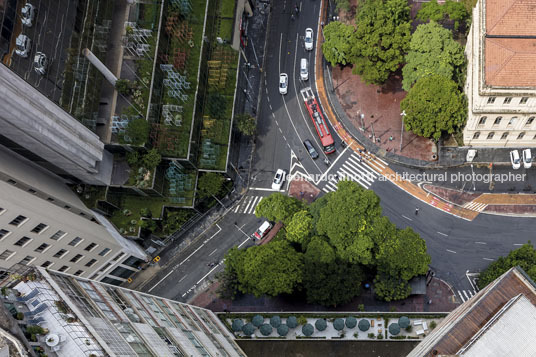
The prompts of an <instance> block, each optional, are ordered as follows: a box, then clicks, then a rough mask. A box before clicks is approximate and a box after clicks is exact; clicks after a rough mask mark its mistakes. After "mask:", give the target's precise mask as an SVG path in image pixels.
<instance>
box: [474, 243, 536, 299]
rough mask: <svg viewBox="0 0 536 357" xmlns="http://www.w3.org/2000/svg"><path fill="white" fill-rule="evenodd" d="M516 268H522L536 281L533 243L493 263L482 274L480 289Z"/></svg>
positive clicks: (479, 282)
mask: <svg viewBox="0 0 536 357" xmlns="http://www.w3.org/2000/svg"><path fill="white" fill-rule="evenodd" d="M515 266H519V267H521V268H522V269H523V270H524V271H525V273H527V274H528V275H529V276H530V277H531V279H532V280H536V250H535V249H534V247H533V246H532V243H531V242H529V243H527V244H524V245H522V246H521V247H519V248H518V249H515V250H512V251H510V253H508V255H507V256H506V257H499V259H497V260H496V261H494V262H493V263H491V264H490V265H489V266H488V267H487V268H486V269H485V270H484V271H483V272H481V273H480V276H479V277H478V287H479V288H480V289H483V288H484V287H486V285H488V284H489V283H491V282H492V281H493V280H495V279H497V278H498V277H499V276H501V275H502V274H504V273H506V271H508V270H509V269H510V268H513V267H515Z"/></svg>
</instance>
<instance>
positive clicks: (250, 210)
mask: <svg viewBox="0 0 536 357" xmlns="http://www.w3.org/2000/svg"><path fill="white" fill-rule="evenodd" d="M263 198H264V197H263V196H247V197H246V198H245V199H244V200H243V201H242V202H240V203H239V204H237V205H236V207H235V209H234V210H233V212H234V213H242V214H255V207H257V205H258V204H259V202H261V201H262V199H263Z"/></svg>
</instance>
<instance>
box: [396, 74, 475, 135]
mask: <svg viewBox="0 0 536 357" xmlns="http://www.w3.org/2000/svg"><path fill="white" fill-rule="evenodd" d="M400 109H401V110H403V112H404V113H405V114H406V115H405V117H404V125H405V127H406V130H410V131H412V132H413V133H415V134H417V135H419V136H424V137H426V138H433V139H435V140H438V139H439V138H440V137H441V135H442V133H444V132H446V133H449V134H452V133H454V132H455V131H456V129H458V128H460V127H462V126H463V125H464V124H465V120H466V118H467V103H466V99H465V96H464V95H463V94H462V93H461V92H460V91H459V90H458V85H457V84H456V83H455V82H454V81H452V80H450V79H448V78H445V77H443V76H441V75H430V76H427V77H424V78H421V79H419V80H418V81H417V83H415V85H414V86H413V87H412V88H411V89H410V91H409V92H408V95H407V96H406V98H404V99H403V100H402V102H401V103H400Z"/></svg>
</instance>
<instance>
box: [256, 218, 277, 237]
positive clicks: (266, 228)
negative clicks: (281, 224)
mask: <svg viewBox="0 0 536 357" xmlns="http://www.w3.org/2000/svg"><path fill="white" fill-rule="evenodd" d="M272 227H273V226H272V224H271V223H270V222H268V221H264V223H263V224H261V226H260V227H259V229H257V231H255V238H257V239H262V238H263V237H264V236H265V235H266V234H268V232H270V229H272Z"/></svg>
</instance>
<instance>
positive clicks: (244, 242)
mask: <svg viewBox="0 0 536 357" xmlns="http://www.w3.org/2000/svg"><path fill="white" fill-rule="evenodd" d="M250 239H251V238H246V239H245V240H244V241H243V242H242V243H240V245H239V246H238V248H240V247H241V246H243V245H244V244H246V242H247V241H248V240H250Z"/></svg>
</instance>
